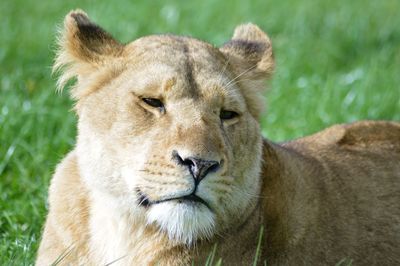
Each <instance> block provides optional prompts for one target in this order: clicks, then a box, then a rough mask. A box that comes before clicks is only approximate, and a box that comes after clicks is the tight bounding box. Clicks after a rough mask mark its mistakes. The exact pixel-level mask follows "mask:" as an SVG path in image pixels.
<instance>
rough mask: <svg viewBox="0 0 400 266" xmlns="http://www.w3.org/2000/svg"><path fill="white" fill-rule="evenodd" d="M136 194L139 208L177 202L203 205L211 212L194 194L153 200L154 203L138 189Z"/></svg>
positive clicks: (204, 202) (202, 200)
mask: <svg viewBox="0 0 400 266" xmlns="http://www.w3.org/2000/svg"><path fill="white" fill-rule="evenodd" d="M137 193H138V198H139V206H142V207H145V208H148V207H150V206H151V205H154V204H159V203H162V202H168V201H177V202H178V203H184V202H186V203H191V204H203V205H205V206H206V207H207V208H209V209H210V210H211V208H210V206H209V205H208V203H207V202H206V201H205V200H204V199H202V198H200V197H199V196H197V195H195V194H194V193H192V194H189V195H185V196H182V197H176V198H168V199H163V200H155V201H152V200H150V199H149V198H148V197H147V196H146V195H145V194H144V193H143V192H141V191H140V190H139V189H138V190H137Z"/></svg>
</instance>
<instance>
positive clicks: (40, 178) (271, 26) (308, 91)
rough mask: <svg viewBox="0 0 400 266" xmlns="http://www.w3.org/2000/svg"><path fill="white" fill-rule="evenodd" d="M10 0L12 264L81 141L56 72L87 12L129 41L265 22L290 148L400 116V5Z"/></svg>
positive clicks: (6, 86)
mask: <svg viewBox="0 0 400 266" xmlns="http://www.w3.org/2000/svg"><path fill="white" fill-rule="evenodd" d="M227 3H228V1H226V3H224V1H216V0H202V1H197V2H195V1H170V2H168V4H166V3H164V1H148V2H145V1H128V0H125V1H118V2H113V3H111V2H109V1H101V2H100V1H77V0H75V1H68V2H67V1H50V0H46V1H40V2H38V1H22V0H3V1H0V17H1V22H0V210H1V214H0V264H5V265H29V264H32V263H33V261H34V257H35V253H36V249H37V246H38V240H39V238H40V230H41V227H42V224H43V220H44V217H45V214H46V205H45V202H46V197H47V187H48V184H49V179H50V177H51V174H52V172H53V171H54V167H55V165H56V163H57V162H58V161H59V160H60V159H61V158H62V157H63V155H64V154H65V153H66V152H67V151H68V150H69V149H71V147H72V146H73V145H74V142H75V134H76V127H75V122H76V118H75V116H74V114H73V112H72V111H70V110H71V106H72V102H71V101H70V100H69V99H68V94H67V93H63V94H62V95H58V94H56V93H55V90H54V88H55V81H54V78H52V77H51V73H50V70H51V64H52V60H53V57H54V53H53V50H54V39H55V32H56V25H60V23H61V22H62V19H63V16H64V15H65V14H66V13H67V12H68V11H69V10H70V9H73V8H76V7H81V8H82V9H84V10H86V11H87V12H88V13H89V15H90V16H91V17H92V19H94V20H95V21H97V22H99V23H100V24H101V25H102V26H104V27H105V28H106V29H107V30H109V31H110V32H112V33H113V35H114V36H115V37H117V38H118V39H120V40H122V41H124V42H127V41H129V40H132V39H134V38H135V37H138V36H143V35H147V34H152V33H164V32H173V33H178V34H185V35H192V36H195V37H198V38H201V39H205V40H208V41H210V42H211V43H214V44H216V45H220V44H222V43H223V42H225V41H227V40H228V38H229V37H230V36H231V34H232V31H233V29H234V26H235V25H237V24H239V23H242V22H247V21H253V22H255V23H257V24H259V25H260V26H261V27H262V28H263V29H264V30H265V31H267V32H268V33H269V35H270V36H271V38H272V40H273V44H274V50H275V57H276V61H277V68H276V73H275V76H274V78H273V80H272V81H271V82H270V88H271V90H270V91H269V92H268V93H267V102H268V109H267V112H266V113H265V116H264V117H263V118H262V121H261V123H262V126H263V133H264V134H265V135H266V136H268V138H270V139H272V140H275V141H281V140H285V139H289V138H296V137H300V136H303V135H306V134H309V133H312V132H315V131H318V130H320V129H322V128H324V127H327V126H329V125H331V124H334V123H342V122H352V121H355V120H361V119H385V120H400V88H399V84H400V27H399V25H400V16H399V15H398V11H399V10H400V2H399V1H398V0H384V1H364V0H354V1H347V0H337V1H325V0H319V1H306V0H302V1H297V0H288V1H282V0H276V1H272V0H259V1H243V0H235V1H229V3H231V4H229V6H228V4H227Z"/></svg>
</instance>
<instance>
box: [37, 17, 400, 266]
mask: <svg viewBox="0 0 400 266" xmlns="http://www.w3.org/2000/svg"><path fill="white" fill-rule="evenodd" d="M55 70H56V71H60V73H61V74H60V75H61V76H60V79H59V86H60V88H62V87H63V86H64V85H65V83H66V82H67V81H68V80H69V79H71V78H76V79H77V82H76V85H74V87H73V89H72V95H73V97H74V98H75V99H76V100H77V105H76V110H77V113H78V116H79V123H78V140H77V145H76V147H75V149H74V150H73V151H71V152H70V154H69V155H68V156H67V157H66V158H65V159H64V160H63V162H62V163H61V164H60V165H59V166H58V167H57V170H56V173H55V175H54V177H53V179H52V181H51V186H50V190H49V205H50V209H49V214H48V216H47V221H46V225H45V228H44V232H43V237H42V241H41V245H40V248H39V252H38V258H37V265H49V264H51V263H53V262H57V263H59V265H70V264H72V265H105V264H107V263H110V262H113V261H114V264H113V265H190V264H191V263H192V262H194V263H196V265H197V264H203V263H205V262H206V261H207V258H208V256H209V255H210V252H211V251H212V250H213V248H214V247H215V245H216V254H215V255H214V256H215V258H216V259H219V258H222V262H223V264H224V265H250V264H252V263H253V261H254V259H255V255H256V249H257V243H258V242H259V240H261V241H260V244H261V245H260V254H259V257H258V258H257V259H258V264H262V265H264V261H266V262H267V264H268V265H335V264H336V263H338V262H340V261H343V260H347V261H350V260H352V261H353V264H354V265H396V264H399V263H400V252H399V248H400V228H399V224H400V208H399V207H400V206H399V202H400V182H399V181H400V164H399V161H400V124H399V123H396V122H373V121H365V122H358V123H354V124H350V125H336V126H333V127H331V128H328V129H326V130H324V131H322V132H320V133H317V134H315V135H312V136H309V137H306V138H302V139H298V140H295V141H291V142H287V143H283V144H274V143H271V142H269V141H266V140H264V141H263V140H262V138H261V133H260V128H259V123H258V121H257V119H258V118H259V116H260V112H261V110H262V103H263V101H264V100H263V99H262V96H261V94H262V89H263V82H264V81H265V79H266V78H268V77H269V76H270V75H271V73H272V71H273V56H272V46H271V42H270V40H269V38H268V37H267V36H266V34H265V33H263V32H262V31H261V30H260V29H259V28H258V27H257V26H255V25H252V24H246V25H241V26H239V27H238V28H237V29H236V30H235V33H234V36H233V38H232V40H231V41H229V42H228V43H226V44H225V45H224V46H223V47H221V48H216V47H213V46H211V45H210V44H207V43H204V42H201V41H199V40H196V39H193V38H187V37H179V36H173V35H160V36H148V37H144V38H141V39H138V40H136V41H134V42H132V43H129V44H127V45H122V44H120V43H119V42H117V41H116V40H114V39H113V38H112V37H111V35H109V34H108V33H106V32H105V31H104V30H103V29H101V28H100V27H98V26H96V25H95V24H93V23H92V22H90V20H89V19H88V17H87V15H86V14H85V13H84V12H82V11H79V10H78V11H73V12H71V13H70V14H68V15H67V17H66V19H65V27H64V31H63V33H62V37H61V38H60V50H59V53H58V56H57V58H56V62H55ZM143 98H156V99H159V100H161V101H162V102H163V104H164V107H163V108H157V107H153V106H151V105H149V104H148V103H146V101H145V100H143ZM223 110H225V111H234V112H236V113H238V114H239V115H238V116H237V117H231V118H230V119H221V118H220V112H222V111H223ZM176 154H178V155H179V157H177V155H176ZM193 157H196V158H201V159H204V160H207V161H214V162H218V163H219V165H218V166H219V167H218V168H215V169H214V171H212V172H209V173H208V174H207V175H206V176H205V177H204V178H203V179H202V180H201V181H200V182H199V183H198V185H197V188H196V185H195V181H194V178H193V177H192V174H191V172H190V171H189V168H188V167H187V166H185V165H184V164H183V163H185V162H186V163H187V162H188V161H187V160H186V159H187V158H193ZM177 158H178V159H177ZM179 158H181V159H182V160H180V159H179ZM185 160H186V161H185ZM190 169H191V168H190ZM193 189H196V190H195V193H196V195H197V196H199V197H200V198H202V199H203V200H204V201H205V204H207V205H208V207H207V206H206V205H205V204H203V203H198V202H192V201H188V200H184V199H182V198H180V197H183V196H186V195H188V194H189V193H192V192H193ZM175 198H179V199H175ZM262 228H263V230H264V231H263V232H264V233H263V234H262V235H260V230H262ZM260 237H261V238H260ZM214 262H215V261H214Z"/></svg>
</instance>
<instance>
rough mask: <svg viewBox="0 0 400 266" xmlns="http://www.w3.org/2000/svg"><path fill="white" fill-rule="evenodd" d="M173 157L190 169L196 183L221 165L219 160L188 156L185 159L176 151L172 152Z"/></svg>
mask: <svg viewBox="0 0 400 266" xmlns="http://www.w3.org/2000/svg"><path fill="white" fill-rule="evenodd" d="M172 157H173V158H174V160H175V161H176V162H177V163H178V164H180V165H184V166H186V167H187V168H188V169H189V171H190V174H191V175H192V176H193V178H194V180H195V181H196V183H198V182H200V181H201V180H202V179H203V178H204V177H205V176H207V175H208V173H211V172H215V171H217V170H218V169H219V167H220V163H219V162H217V161H210V160H204V159H200V158H196V157H187V158H185V159H183V158H182V157H181V156H179V154H178V153H177V152H176V151H174V152H173V153H172Z"/></svg>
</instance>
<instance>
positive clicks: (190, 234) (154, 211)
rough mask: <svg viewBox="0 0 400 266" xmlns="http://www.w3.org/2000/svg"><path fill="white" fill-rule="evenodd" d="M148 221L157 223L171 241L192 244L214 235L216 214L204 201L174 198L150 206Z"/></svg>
mask: <svg viewBox="0 0 400 266" xmlns="http://www.w3.org/2000/svg"><path fill="white" fill-rule="evenodd" d="M147 223H148V224H156V225H157V226H158V227H159V228H160V230H162V231H164V232H165V233H167V234H168V237H169V239H170V240H171V241H174V242H176V243H182V244H186V245H188V246H191V245H193V244H194V243H195V242H196V241H197V240H199V239H210V238H211V237H212V236H213V234H214V229H215V216H214V214H213V213H212V211H211V210H210V209H209V208H208V207H207V206H205V205H204V204H202V203H198V202H191V201H186V200H183V201H180V200H174V201H167V202H161V203H157V204H154V205H152V206H150V207H149V210H148V213H147Z"/></svg>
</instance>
